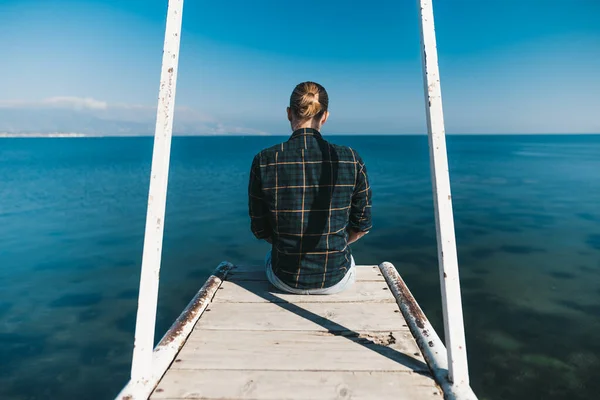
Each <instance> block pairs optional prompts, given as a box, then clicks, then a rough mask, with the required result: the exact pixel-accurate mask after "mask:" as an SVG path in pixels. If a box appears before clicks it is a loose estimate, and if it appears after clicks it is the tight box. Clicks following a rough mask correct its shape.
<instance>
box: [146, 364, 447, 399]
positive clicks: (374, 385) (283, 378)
mask: <svg viewBox="0 0 600 400" xmlns="http://www.w3.org/2000/svg"><path fill="white" fill-rule="evenodd" d="M151 398H152V399H184V398H185V399H261V400H307V399H311V400H331V399H340V400H341V399H352V400H361V399H369V400H372V399H378V400H387V399H390V400H392V399H393V400H421V399H423V400H429V399H432V400H440V399H441V398H442V395H441V393H440V391H439V390H438V388H437V387H436V386H435V383H434V381H433V379H432V378H430V377H427V376H424V375H419V374H416V373H410V372H326V373H324V372H315V371H302V372H298V371H195V370H172V371H169V372H168V373H167V375H166V376H165V377H164V378H163V380H162V382H161V383H160V384H159V386H158V387H157V390H155V392H154V394H153V395H152V397H151Z"/></svg>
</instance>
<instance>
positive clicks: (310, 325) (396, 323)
mask: <svg viewBox="0 0 600 400" xmlns="http://www.w3.org/2000/svg"><path fill="white" fill-rule="evenodd" d="M195 329H220V330H236V329H239V330H260V331H278V330H280V331H301V330H304V331H339V330H352V331H358V332H364V331H394V330H396V331H402V330H408V327H407V325H406V321H405V320H404V317H403V316H402V313H401V312H399V309H398V305H397V304H396V303H352V302H350V303H303V304H300V305H298V304H289V303H212V304H211V305H210V306H209V307H208V309H207V310H206V311H205V313H204V315H203V316H202V318H201V319H200V320H199V321H198V323H197V324H196V328H195Z"/></svg>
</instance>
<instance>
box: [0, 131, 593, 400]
mask: <svg viewBox="0 0 600 400" xmlns="http://www.w3.org/2000/svg"><path fill="white" fill-rule="evenodd" d="M281 139H282V138H273V137H189V138H175V139H174V140H173V154H172V168H171V175H170V187H169V194H168V206H167V217H166V231H165V247H164V262H163V268H162V272H161V287H160V290H161V291H160V298H159V312H158V327H157V336H158V337H160V336H161V335H162V333H164V331H165V330H166V329H167V328H168V327H169V326H170V324H171V322H172V321H173V320H174V319H175V318H176V317H177V315H178V314H179V313H180V311H181V310H182V309H183V307H184V306H185V305H186V304H187V302H188V301H189V300H190V299H191V297H192V296H193V295H194V294H195V293H196V291H197V290H198V288H199V287H200V286H201V285H202V283H203V282H204V280H205V279H206V277H207V276H208V275H209V273H210V272H211V271H212V270H213V269H214V268H215V266H216V265H217V264H218V263H219V262H220V261H222V260H229V261H232V262H234V263H256V264H260V263H261V261H262V259H263V257H264V253H265V252H266V250H267V245H266V244H265V243H259V242H257V241H256V240H255V239H254V238H253V237H252V235H251V233H250V231H249V220H248V217H247V198H246V188H247V179H248V169H249V167H250V162H251V160H252V156H253V155H254V153H256V152H257V151H259V150H260V149H261V148H263V147H266V146H269V145H271V144H273V143H274V142H275V141H278V140H281ZM332 141H334V142H336V143H340V144H348V145H351V146H353V147H354V148H355V149H357V150H358V151H359V153H360V154H361V155H362V157H363V159H364V160H365V162H366V164H367V168H368V171H369V174H370V179H371V182H372V188H373V218H374V228H373V230H372V232H371V233H370V234H369V235H368V236H367V237H365V238H364V239H363V240H361V241H360V242H358V243H357V244H356V245H355V246H354V255H355V258H356V261H357V263H360V264H366V263H369V264H376V263H379V262H381V261H384V260H388V261H391V262H393V263H394V264H395V265H396V266H397V267H398V269H399V270H400V272H401V273H402V275H403V276H404V277H405V280H406V281H407V283H408V284H409V286H410V288H411V290H412V291H413V293H414V294H415V296H416V298H417V300H418V301H419V302H420V304H421V305H422V307H423V308H424V310H425V312H426V313H427V315H428V316H429V318H430V319H431V320H432V322H433V323H434V326H435V327H436V329H437V330H438V332H440V334H441V333H442V331H443V330H442V324H441V312H440V308H441V307H440V294H439V283H438V275H437V261H436V249H435V227H434V217H433V206H432V198H431V183H430V177H429V162H428V148H427V140H426V138H425V137H417V136H413V137H406V136H395V137H390V136H369V137H365V136H362V137H358V136H348V137H334V138H332ZM448 149H449V154H450V171H451V179H452V185H453V186H452V190H453V199H454V211H455V220H456V232H457V240H458V250H459V261H460V265H461V282H462V288H463V302H464V313H465V324H466V333H467V347H468V352H469V353H468V356H469V363H470V370H471V380H472V386H473V388H474V390H475V391H476V392H477V393H478V395H479V398H480V399H482V400H483V399H494V400H499V399H510V400H520V399H528V400H531V399H545V400H551V399H566V398H568V399H570V400H577V399H591V398H596V396H597V394H598V393H599V392H600V380H599V379H597V378H598V372H597V371H598V370H600V341H598V340H597V338H598V334H597V332H599V331H600V318H599V317H600V136H450V137H449V138H448ZM151 151H152V140H151V138H97V139H91V138H90V139H0V244H1V245H0V343H1V345H0V398H2V399H47V398H52V399H75V398H78V399H108V398H112V397H113V396H114V395H116V393H117V392H118V391H119V390H120V388H121V387H122V385H123V384H124V383H125V382H126V381H127V379H128V373H129V363H130V358H131V352H132V345H133V331H134V324H135V310H136V303H137V286H138V282H139V267H140V260H141V253H142V239H143V231H144V222H145V207H146V196H147V190H148V188H147V185H148V178H149V173H150V159H151Z"/></svg>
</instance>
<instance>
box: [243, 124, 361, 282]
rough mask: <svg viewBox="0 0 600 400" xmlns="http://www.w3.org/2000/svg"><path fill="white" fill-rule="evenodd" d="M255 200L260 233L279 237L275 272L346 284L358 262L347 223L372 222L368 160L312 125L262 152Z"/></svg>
mask: <svg viewBox="0 0 600 400" xmlns="http://www.w3.org/2000/svg"><path fill="white" fill-rule="evenodd" d="M249 203H250V204H249V208H250V216H251V221H252V222H251V225H252V231H253V233H254V235H255V236H256V237H257V238H259V239H269V238H270V239H271V240H272V244H273V250H272V268H273V272H274V273H275V275H276V276H277V277H278V278H279V279H280V280H281V281H283V282H284V283H285V284H287V285H288V286H291V287H293V288H298V289H314V288H324V287H330V286H332V285H335V284H336V283H338V282H340V281H341V280H342V278H343V277H344V275H345V273H346V272H347V271H348V269H349V268H350V265H351V251H350V247H349V246H348V229H353V230H355V231H359V232H366V231H368V230H369V229H370V228H371V189H370V187H369V182H368V178H367V171H366V168H365V165H364V163H363V161H362V159H361V158H360V156H359V155H358V153H357V152H356V151H354V150H353V149H351V148H349V147H346V146H338V145H334V144H331V143H329V142H327V141H326V140H324V139H323V138H322V137H321V135H320V133H319V132H318V131H317V130H315V129H311V128H302V129H298V130H296V131H295V132H294V133H293V134H292V136H291V138H290V139H289V140H288V141H286V142H284V143H281V144H278V145H276V146H273V147H270V148H268V149H265V150H263V151H261V152H260V153H259V154H257V155H256V156H255V158H254V161H253V163H252V170H251V176H250V184H249Z"/></svg>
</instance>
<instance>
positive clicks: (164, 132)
mask: <svg viewBox="0 0 600 400" xmlns="http://www.w3.org/2000/svg"><path fill="white" fill-rule="evenodd" d="M182 13H183V0H169V3H168V10H167V21H166V29H165V41H164V49H163V58H162V71H161V75H160V88H159V95H158V110H157V112H156V130H155V134H154V149H153V152H152V170H151V173H150V190H149V193H148V211H147V214H146V232H145V234H144V250H143V255H142V271H141V276H140V292H139V298H138V310H137V319H136V326H135V344H134V348H133V360H132V363H131V380H132V381H133V382H137V383H139V384H142V385H143V384H145V382H147V381H148V379H149V378H150V376H151V374H152V351H153V348H154V330H155V324H156V306H157V301H158V283H159V272H160V262H161V257H162V243H163V231H164V222H165V207H166V202H167V183H168V178H169V161H170V154H171V136H172V133H173V114H174V111H175V88H176V83H177V66H178V62H179V43H180V37H181V17H182Z"/></svg>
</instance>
